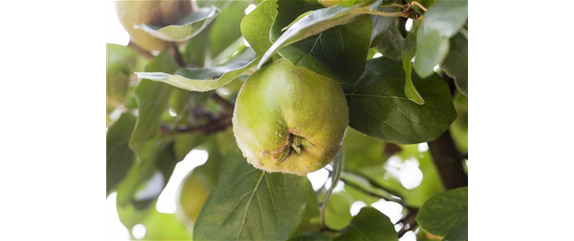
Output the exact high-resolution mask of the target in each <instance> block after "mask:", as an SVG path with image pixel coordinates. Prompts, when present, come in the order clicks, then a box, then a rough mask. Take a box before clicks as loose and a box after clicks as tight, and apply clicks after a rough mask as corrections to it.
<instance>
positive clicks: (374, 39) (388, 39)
mask: <svg viewBox="0 0 574 241" xmlns="http://www.w3.org/2000/svg"><path fill="white" fill-rule="evenodd" d="M387 3H394V1H388V2H387ZM380 11H381V12H386V13H392V12H396V11H397V8H395V7H389V8H383V9H381V10H380ZM372 18H373V33H372V35H371V47H376V48H377V50H379V52H381V54H383V56H385V57H387V58H390V59H401V52H402V49H403V42H405V40H404V38H403V35H402V34H401V32H400V30H399V18H390V17H382V16H376V15H373V16H372Z"/></svg>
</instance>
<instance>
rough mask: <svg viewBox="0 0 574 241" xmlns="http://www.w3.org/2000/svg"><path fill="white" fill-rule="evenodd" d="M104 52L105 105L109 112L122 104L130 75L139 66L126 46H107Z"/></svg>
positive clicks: (135, 57) (133, 54)
mask: <svg viewBox="0 0 574 241" xmlns="http://www.w3.org/2000/svg"><path fill="white" fill-rule="evenodd" d="M106 50H107V51H106V52H107V54H106V57H107V59H106V104H107V110H108V112H110V111H112V110H113V109H115V108H116V107H117V106H119V105H121V104H123V103H124V101H125V99H126V96H127V94H128V87H129V78H130V75H131V74H132V73H133V71H134V70H135V69H136V68H137V67H138V66H139V64H140V59H139V57H138V55H137V54H136V53H135V52H134V51H133V50H132V49H130V48H129V47H126V46H121V45H117V44H107V45H106Z"/></svg>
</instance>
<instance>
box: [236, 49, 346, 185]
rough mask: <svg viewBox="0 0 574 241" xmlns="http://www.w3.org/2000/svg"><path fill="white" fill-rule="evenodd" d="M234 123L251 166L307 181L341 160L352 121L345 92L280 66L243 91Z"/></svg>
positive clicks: (256, 76)
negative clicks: (328, 165) (335, 160)
mask: <svg viewBox="0 0 574 241" xmlns="http://www.w3.org/2000/svg"><path fill="white" fill-rule="evenodd" d="M232 121H233V132H234V134H235V138H236V140H237V145H238V146H239V148H240V149H241V151H242V152H243V156H245V158H247V161H248V162H249V163H251V164H252V165H253V166H255V167H256V168H259V169H262V170H265V171H267V172H284V173H291V174H297V175H305V174H306V173H309V172H313V171H316V170H318V169H320V168H322V167H324V166H325V165H327V164H328V163H329V162H331V161H332V160H333V158H334V157H335V156H336V155H337V152H338V151H339V149H340V148H341V142H342V140H343V137H344V135H345V131H346V129H347V125H348V122H349V116H348V107H347V101H346V100H345V95H344V94H343V91H342V89H341V86H339V85H338V84H335V83H333V82H332V81H331V80H330V79H329V78H326V77H323V76H321V75H318V74H315V73H314V72H312V71H310V70H307V69H305V68H302V67H296V66H293V65H292V64H291V63H290V62H289V61H287V60H279V61H276V62H274V63H272V64H269V65H267V66H265V67H263V68H262V69H261V70H259V71H257V72H255V73H254V74H253V75H251V77H249V79H248V80H247V81H246V82H245V84H244V85H243V87H241V90H240V91H239V95H238V97H237V101H236V103H235V111H234V114H233V119H232Z"/></svg>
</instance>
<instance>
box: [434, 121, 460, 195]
mask: <svg viewBox="0 0 574 241" xmlns="http://www.w3.org/2000/svg"><path fill="white" fill-rule="evenodd" d="M428 144H429V150H430V153H431V155H432V158H433V161H434V164H435V166H436V168H437V170H438V173H439V175H440V177H441V179H442V183H443V185H444V188H446V189H453V188H457V187H464V186H468V176H467V175H466V173H465V172H464V168H463V166H462V155H461V154H460V153H459V152H458V150H457V149H456V147H455V145H454V142H453V140H452V137H451V136H450V132H449V131H446V132H445V133H444V134H442V136H440V137H439V138H438V139H436V140H434V141H430V142H429V143H428Z"/></svg>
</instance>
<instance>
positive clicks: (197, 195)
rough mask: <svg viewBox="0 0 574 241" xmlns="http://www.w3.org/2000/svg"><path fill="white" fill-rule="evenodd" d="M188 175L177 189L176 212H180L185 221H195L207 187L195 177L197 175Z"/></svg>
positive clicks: (207, 191)
mask: <svg viewBox="0 0 574 241" xmlns="http://www.w3.org/2000/svg"><path fill="white" fill-rule="evenodd" d="M194 174H195V172H194V173H192V174H191V175H188V176H187V177H186V178H185V180H184V181H183V183H182V186H181V187H180V190H179V202H178V208H179V210H178V212H179V213H180V214H182V215H183V216H184V217H183V218H184V219H185V220H186V221H189V222H192V223H195V221H196V220H197V217H198V216H199V213H200V212H201V209H202V208H203V205H204V204H205V201H207V197H209V193H210V191H209V189H208V188H207V187H206V185H205V184H204V183H203V182H202V181H201V180H200V178H198V177H197V175H194Z"/></svg>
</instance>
